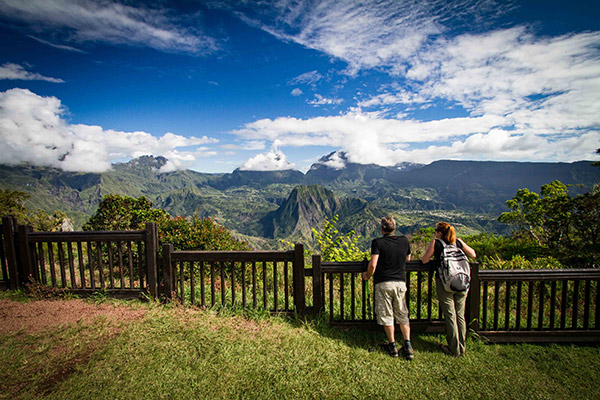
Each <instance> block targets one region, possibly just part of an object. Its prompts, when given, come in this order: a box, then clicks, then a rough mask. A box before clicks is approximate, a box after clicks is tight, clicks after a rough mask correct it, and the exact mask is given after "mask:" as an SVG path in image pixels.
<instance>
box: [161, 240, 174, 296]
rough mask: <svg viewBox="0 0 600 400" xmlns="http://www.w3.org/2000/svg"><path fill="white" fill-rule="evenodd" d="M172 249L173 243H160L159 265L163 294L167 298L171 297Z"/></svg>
mask: <svg viewBox="0 0 600 400" xmlns="http://www.w3.org/2000/svg"><path fill="white" fill-rule="evenodd" d="M173 249H174V248H173V245H172V244H170V243H164V244H163V245H162V263H161V267H162V270H163V281H164V293H163V295H164V296H165V298H167V299H169V300H170V299H172V298H173V265H172V264H171V253H172V252H173Z"/></svg>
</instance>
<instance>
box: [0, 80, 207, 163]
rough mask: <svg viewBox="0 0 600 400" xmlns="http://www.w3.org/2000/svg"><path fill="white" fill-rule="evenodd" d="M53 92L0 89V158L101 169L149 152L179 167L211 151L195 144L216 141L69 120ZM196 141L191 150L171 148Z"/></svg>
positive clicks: (0, 161) (21, 161)
mask: <svg viewBox="0 0 600 400" xmlns="http://www.w3.org/2000/svg"><path fill="white" fill-rule="evenodd" d="M64 113H65V109H64V107H63V106H62V104H61V101H60V100H59V99H57V98H56V97H42V96H39V95H37V94H35V93H33V92H31V91H29V90H27V89H10V90H7V91H6V92H1V93H0V163H1V164H8V165H18V164H20V163H29V164H32V165H35V166H50V167H55V168H60V169H63V170H65V171H85V172H104V171H106V170H108V169H109V168H110V166H111V161H113V160H118V159H122V158H134V157H139V156H142V155H148V154H152V155H155V156H159V155H162V156H165V157H166V158H168V159H169V161H170V163H169V164H168V165H167V166H166V167H167V169H171V170H172V169H174V168H183V167H185V166H188V165H190V164H191V163H193V161H194V160H196V159H197V158H199V157H208V156H212V155H215V154H216V153H215V152H213V151H211V150H210V149H208V148H206V147H198V146H200V145H205V144H212V143H216V142H217V140H216V139H213V138H209V137H206V136H204V137H201V138H197V137H190V138H186V137H183V136H180V135H176V134H173V133H170V132H169V133H166V134H164V135H163V136H161V137H160V138H157V137H154V136H152V135H151V134H149V133H146V132H120V131H115V130H105V129H103V128H102V127H100V126H90V125H70V124H69V123H68V122H66V121H65V119H64V118H63V115H64ZM189 146H196V149H195V150H193V151H181V150H177V149H178V148H181V147H189Z"/></svg>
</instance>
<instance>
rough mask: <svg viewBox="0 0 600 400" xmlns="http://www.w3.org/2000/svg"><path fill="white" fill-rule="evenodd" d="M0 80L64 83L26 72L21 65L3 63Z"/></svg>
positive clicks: (0, 69) (60, 80)
mask: <svg viewBox="0 0 600 400" xmlns="http://www.w3.org/2000/svg"><path fill="white" fill-rule="evenodd" d="M0 79H10V80H22V81H46V82H53V83H64V82H65V81H63V80H62V79H59V78H50V77H47V76H43V75H40V74H38V73H35V72H30V71H27V70H26V69H25V68H24V67H23V66H22V65H19V64H14V63H4V64H2V65H1V66H0Z"/></svg>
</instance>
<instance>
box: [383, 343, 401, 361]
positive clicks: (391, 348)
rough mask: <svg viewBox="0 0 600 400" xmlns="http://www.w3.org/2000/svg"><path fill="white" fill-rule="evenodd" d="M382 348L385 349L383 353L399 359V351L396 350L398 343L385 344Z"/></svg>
mask: <svg viewBox="0 0 600 400" xmlns="http://www.w3.org/2000/svg"><path fill="white" fill-rule="evenodd" d="M381 348H382V349H383V351H385V352H386V353H388V354H389V355H390V357H394V358H397V357H398V349H396V342H391V343H383V344H382V345H381Z"/></svg>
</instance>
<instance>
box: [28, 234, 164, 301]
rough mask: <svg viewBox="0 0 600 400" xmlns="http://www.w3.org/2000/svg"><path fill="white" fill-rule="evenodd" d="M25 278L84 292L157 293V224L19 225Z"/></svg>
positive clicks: (127, 295) (122, 294) (152, 294)
mask: <svg viewBox="0 0 600 400" xmlns="http://www.w3.org/2000/svg"><path fill="white" fill-rule="evenodd" d="M18 252H19V256H20V259H21V264H22V268H21V269H22V271H23V272H22V275H23V279H26V280H34V281H36V282H40V283H41V284H44V285H49V286H52V287H54V288H68V289H69V290H70V291H71V292H73V293H79V294H86V293H92V292H94V291H97V290H102V291H105V292H106V293H109V294H111V295H115V296H120V297H131V296H139V294H140V292H142V291H148V292H149V294H150V295H151V296H153V297H157V296H158V282H157V269H156V266H157V265H156V254H157V239H156V225H155V224H154V223H148V224H146V230H143V231H120V232H32V231H31V228H30V227H27V226H19V228H18Z"/></svg>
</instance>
